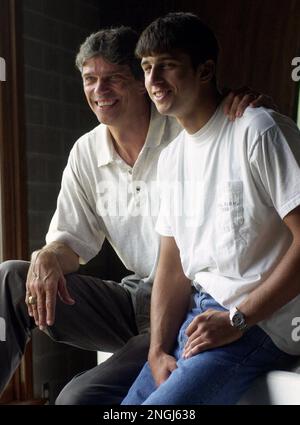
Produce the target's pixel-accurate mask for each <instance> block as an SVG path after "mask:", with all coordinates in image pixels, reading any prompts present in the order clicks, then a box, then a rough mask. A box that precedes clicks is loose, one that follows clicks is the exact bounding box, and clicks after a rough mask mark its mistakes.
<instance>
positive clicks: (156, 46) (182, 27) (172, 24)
mask: <svg viewBox="0 0 300 425" xmlns="http://www.w3.org/2000/svg"><path fill="white" fill-rule="evenodd" d="M172 50H181V51H183V53H186V54H188V55H189V56H190V58H191V62H192V65H193V67H194V68H196V67H197V66H198V65H199V64H201V63H203V62H205V61H206V60H208V59H212V60H213V61H214V62H215V63H217V59H218V53H219V46H218V42H217V39H216V37H215V35H214V33H213V32H212V30H211V29H210V28H208V27H207V26H206V25H205V24H204V23H203V22H202V21H201V20H200V18H199V17H198V16H196V15H194V14H193V13H184V12H176V13H169V14H168V15H166V16H164V17H161V18H158V19H156V20H155V21H153V22H152V23H151V24H150V25H148V27H147V28H146V29H145V30H144V31H143V32H142V34H141V36H140V39H139V41H138V43H137V47H136V50H135V53H136V55H137V57H139V58H140V59H141V58H142V57H145V56H151V54H153V53H166V52H170V51H172Z"/></svg>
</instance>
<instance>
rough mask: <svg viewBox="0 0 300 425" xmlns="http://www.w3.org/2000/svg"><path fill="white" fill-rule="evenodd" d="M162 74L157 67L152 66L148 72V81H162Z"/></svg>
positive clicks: (152, 82)
mask: <svg viewBox="0 0 300 425" xmlns="http://www.w3.org/2000/svg"><path fill="white" fill-rule="evenodd" d="M162 79H163V78H162V74H161V71H160V68H159V67H156V66H153V67H152V69H151V72H150V74H149V83H150V84H156V83H160V82H161V81H162Z"/></svg>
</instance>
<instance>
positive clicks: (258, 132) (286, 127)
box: [235, 107, 299, 151]
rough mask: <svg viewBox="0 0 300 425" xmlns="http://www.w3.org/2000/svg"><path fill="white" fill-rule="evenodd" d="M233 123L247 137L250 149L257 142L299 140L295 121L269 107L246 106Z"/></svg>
mask: <svg viewBox="0 0 300 425" xmlns="http://www.w3.org/2000/svg"><path fill="white" fill-rule="evenodd" d="M235 123H236V124H235V125H236V129H237V131H238V132H241V135H242V136H243V138H245V139H247V142H248V143H247V144H248V148H249V149H250V151H251V150H252V149H253V148H254V147H255V146H256V145H257V144H259V143H266V142H272V143H281V140H282V139H285V140H290V141H292V140H296V141H297V142H299V129H298V127H297V125H296V124H295V122H294V121H293V120H292V119H291V118H289V117H287V116H285V115H282V114H280V113H278V112H276V111H273V110H271V109H266V108H250V107H248V108H247V109H246V110H245V112H244V115H243V117H241V118H240V119H237V120H236V121H235Z"/></svg>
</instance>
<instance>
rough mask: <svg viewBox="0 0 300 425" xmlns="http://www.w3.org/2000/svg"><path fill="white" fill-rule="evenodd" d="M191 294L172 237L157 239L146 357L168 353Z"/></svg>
mask: <svg viewBox="0 0 300 425" xmlns="http://www.w3.org/2000/svg"><path fill="white" fill-rule="evenodd" d="M190 297H191V283H190V280H189V279H188V278H187V277H186V276H185V275H184V272H183V270H182V265H181V260H180V255H179V250H178V248H177V246H176V242H175V240H174V238H171V237H162V238H161V252H160V258H159V262H158V267H157V272H156V276H155V281H154V284H153V289H152V298H151V344H150V351H149V360H150V361H151V359H152V358H155V357H157V356H159V355H160V354H161V353H170V351H171V350H172V348H173V345H174V342H175V339H176V336H177V333H178V330H179V327H180V325H181V324H182V322H183V319H184V317H185V314H186V312H187V309H188V307H189V303H190Z"/></svg>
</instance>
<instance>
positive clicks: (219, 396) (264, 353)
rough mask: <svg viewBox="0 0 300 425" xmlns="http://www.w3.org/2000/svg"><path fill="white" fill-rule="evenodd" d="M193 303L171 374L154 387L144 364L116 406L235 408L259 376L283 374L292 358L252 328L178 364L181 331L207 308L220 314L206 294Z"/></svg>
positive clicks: (201, 293)
mask: <svg viewBox="0 0 300 425" xmlns="http://www.w3.org/2000/svg"><path fill="white" fill-rule="evenodd" d="M194 301H195V307H194V308H193V309H192V310H190V311H189V313H188V314H187V317H186V319H185V321H184V323H183V325H182V326H181V329H180V331H179V334H178V339H177V345H176V347H175V350H174V352H173V355H174V357H175V358H176V360H177V366H178V367H177V369H175V370H174V371H173V372H172V373H171V375H170V376H169V378H168V379H167V380H166V381H165V382H164V383H163V384H161V385H160V386H159V387H157V386H156V384H155V382H154V380H153V377H152V373H151V369H150V367H149V364H148V362H147V363H146V364H145V366H144V367H143V369H142V371H141V372H140V374H139V376H138V377H137V379H136V381H135V382H134V384H133V385H132V387H131V389H130V391H129V393H128V394H127V396H126V397H125V399H124V400H123V402H122V404H124V405H127V404H128V405H139V404H145V405H178V404H185V405H187V404H194V405H195V404H235V403H237V402H238V401H239V399H240V398H241V396H242V394H243V393H244V392H245V391H246V390H247V389H248V388H249V387H250V385H251V383H252V382H253V381H254V380H255V378H257V377H258V376H259V375H261V374H263V373H265V372H267V371H269V370H273V369H286V368H287V367H288V366H289V365H290V364H291V362H292V361H294V359H295V357H294V356H291V355H289V354H286V353H284V352H283V351H281V350H279V349H278V348H277V347H276V346H275V345H274V343H273V342H272V340H271V339H270V338H269V336H268V335H267V334H266V333H265V332H264V331H263V330H262V329H261V328H260V327H258V326H253V327H252V328H250V329H249V330H248V331H247V332H245V333H244V335H243V336H242V337H241V338H240V339H239V340H237V341H235V342H233V343H231V344H228V345H226V346H223V347H218V348H214V349H211V350H207V351H205V352H203V353H199V354H197V355H195V356H193V357H191V358H189V359H183V358H182V357H181V354H182V351H183V348H184V345H185V343H186V341H187V336H186V335H185V331H186V328H187V327H188V325H189V324H190V323H191V321H192V320H193V319H194V317H195V316H197V315H199V314H201V313H203V312H204V311H206V310H207V309H209V308H212V309H215V310H225V309H224V308H223V307H222V306H220V305H219V304H218V303H217V302H216V301H215V300H214V299H213V298H212V297H211V296H210V295H208V294H207V293H203V292H197V293H195V295H194Z"/></svg>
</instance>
